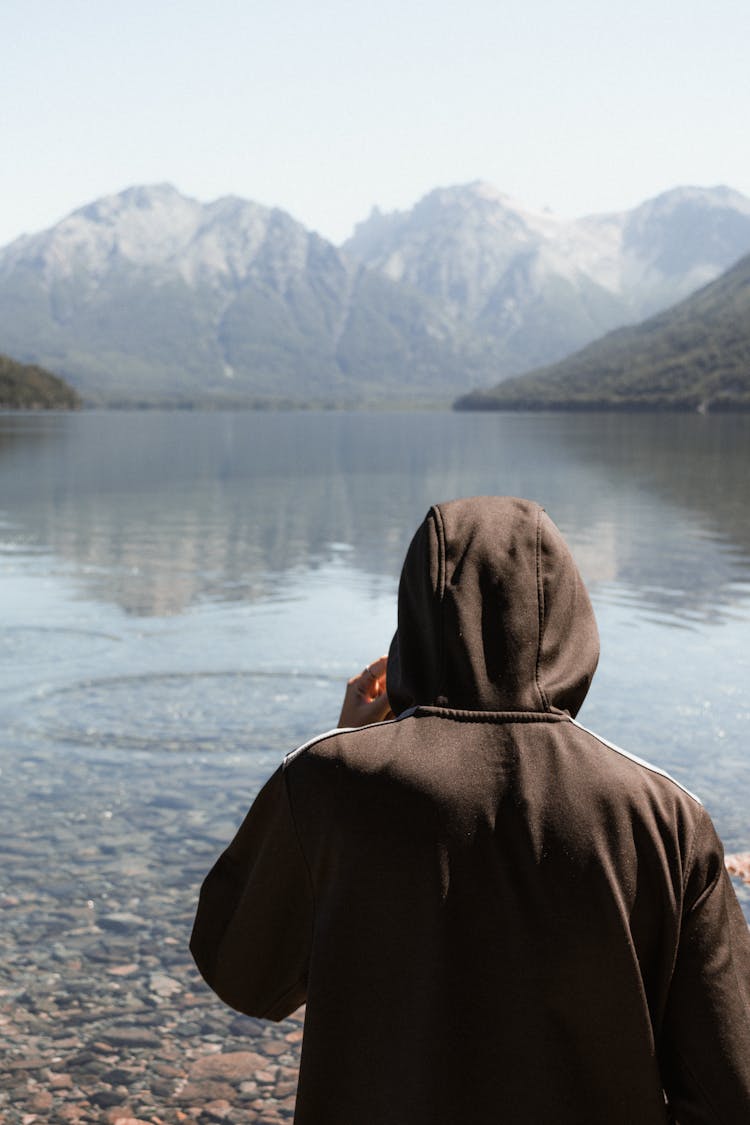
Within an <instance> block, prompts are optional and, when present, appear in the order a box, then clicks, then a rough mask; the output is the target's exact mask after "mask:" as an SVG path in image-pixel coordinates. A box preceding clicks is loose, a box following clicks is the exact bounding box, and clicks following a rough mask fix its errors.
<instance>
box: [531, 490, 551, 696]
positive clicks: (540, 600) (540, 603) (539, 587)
mask: <svg viewBox="0 0 750 1125" xmlns="http://www.w3.org/2000/svg"><path fill="white" fill-rule="evenodd" d="M543 515H544V509H543V508H537V510H536V601H537V613H538V617H539V625H538V640H537V646H536V666H535V668H534V682H535V684H536V690H537V691H538V692H539V698H540V699H541V702H542V707H543V708H544V710H545V711H549V709H550V706H549V700H548V699H547V695H546V693H545V692H544V690H543V688H542V685H541V682H540V679H539V668H540V665H541V662H542V638H543V636H544V583H543V581H542V516H543Z"/></svg>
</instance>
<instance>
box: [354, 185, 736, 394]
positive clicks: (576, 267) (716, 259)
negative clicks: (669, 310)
mask: <svg viewBox="0 0 750 1125" xmlns="http://www.w3.org/2000/svg"><path fill="white" fill-rule="evenodd" d="M344 249H345V250H346V251H347V252H348V253H350V254H352V255H353V256H355V257H358V258H360V260H362V261H364V262H365V263H366V264H367V265H369V266H371V267H373V268H375V269H377V270H379V271H380V272H382V273H383V274H384V275H385V276H387V277H390V278H391V279H392V280H394V281H401V282H407V283H408V284H409V285H411V286H413V287H414V288H415V289H417V290H418V291H420V292H422V293H424V294H425V295H428V296H430V297H431V298H433V299H438V300H440V301H441V302H443V303H444V304H445V305H446V306H447V307H448V309H449V310H450V312H451V314H452V316H453V317H454V320H455V322H456V323H457V324H460V325H462V326H464V327H465V328H469V329H471V330H472V331H474V332H478V333H479V334H480V335H482V336H487V337H489V338H490V339H491V340H493V342H494V345H495V348H494V351H495V353H496V355H497V361H498V364H499V366H500V368H501V370H500V371H499V372H498V374H499V375H508V374H515V373H519V372H521V371H524V370H527V369H528V368H530V367H532V366H535V365H538V364H540V363H543V362H548V361H550V360H552V359H557V358H560V357H562V356H564V355H565V354H567V353H569V352H571V351H572V350H574V349H575V348H577V347H579V346H581V344H583V343H586V342H588V341H589V340H591V339H593V338H595V337H596V336H598V335H600V334H602V333H603V332H606V331H608V330H610V329H611V328H614V327H617V326H619V325H622V324H627V323H632V322H635V321H638V320H641V319H643V318H644V317H646V316H649V315H651V314H653V313H654V312H657V311H659V310H660V309H662V308H665V307H667V306H669V305H671V304H673V303H674V302H675V301H677V300H679V299H680V298H681V297H684V296H686V295H687V294H689V293H691V292H693V291H694V290H695V289H697V288H699V287H700V286H702V285H705V284H706V283H707V282H709V281H711V280H713V278H715V277H717V276H718V275H719V274H720V273H721V272H722V271H723V270H724V269H726V268H727V267H728V266H729V265H731V264H732V262H734V261H735V260H736V259H737V258H738V257H739V256H740V255H741V254H742V253H744V252H747V251H748V250H750V199H748V198H746V197H745V196H743V195H741V194H740V193H739V192H735V191H733V190H732V189H730V188H726V187H717V188H693V187H682V188H675V189H673V190H672V191H669V192H666V193H664V194H663V195H660V196H658V197H656V198H655V199H652V200H648V201H646V202H645V203H643V204H641V205H640V206H639V207H636V208H635V209H634V210H632V211H622V212H616V213H611V214H602V215H589V216H585V217H584V218H581V219H572V220H567V219H562V218H560V217H558V216H555V215H553V214H552V213H551V212H548V211H544V212H538V211H532V210H529V209H528V208H525V207H524V206H522V205H521V204H518V203H517V202H516V201H514V200H513V199H511V198H510V197H509V196H507V195H504V194H503V193H501V192H498V191H497V190H496V189H494V188H493V187H491V186H490V185H487V184H483V183H474V184H468V185H463V186H457V187H451V188H440V189H437V190H435V191H433V192H431V193H429V194H428V195H427V196H425V197H424V199H422V200H420V202H419V203H418V204H417V205H416V206H415V207H414V208H412V210H411V211H408V212H394V213H392V214H390V215H383V214H381V213H380V212H378V211H375V212H374V213H373V214H372V215H371V216H370V218H369V219H368V220H366V221H365V222H364V223H361V224H359V225H358V227H357V228H356V230H355V232H354V235H353V236H352V238H351V239H349V241H348V242H346V243H345V244H344Z"/></svg>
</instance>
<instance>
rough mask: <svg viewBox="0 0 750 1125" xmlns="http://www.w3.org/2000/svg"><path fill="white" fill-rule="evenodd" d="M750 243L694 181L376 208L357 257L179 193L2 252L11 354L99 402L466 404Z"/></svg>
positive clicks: (740, 213)
mask: <svg viewBox="0 0 750 1125" xmlns="http://www.w3.org/2000/svg"><path fill="white" fill-rule="evenodd" d="M747 251H750V200H748V199H747V198H745V197H744V196H742V195H740V194H739V193H737V192H734V191H732V190H730V189H729V188H723V187H719V188H712V189H705V188H677V189H675V190H674V191H671V192H667V193H666V194H665V195H662V196H659V197H657V198H656V199H654V200H650V201H648V202H647V203H644V204H642V205H641V206H640V207H637V208H635V209H634V210H632V211H626V212H621V213H616V214H614V213H613V214H607V215H596V216H589V217H587V218H583V219H578V220H563V219H560V218H558V217H556V216H554V215H552V214H551V213H549V212H534V211H531V210H529V209H527V208H524V207H523V206H521V205H520V204H517V203H515V202H514V201H513V200H511V199H509V198H508V197H507V196H504V195H502V194H501V193H499V192H497V191H496V190H495V189H494V188H491V187H489V186H488V185H485V184H481V183H475V184H469V185H464V186H461V187H453V188H445V189H437V190H435V191H433V192H431V193H430V194H429V195H427V196H426V197H425V198H424V199H423V200H421V201H420V202H419V203H418V204H417V205H416V206H415V207H414V208H413V209H412V210H410V211H408V212H396V213H394V214H390V215H383V214H381V213H379V212H374V213H373V214H372V215H371V216H370V218H369V219H367V220H366V221H365V222H363V223H361V224H359V226H358V227H357V228H356V230H355V232H354V234H353V236H352V237H351V238H350V239H349V240H348V241H347V242H346V243H345V244H344V245H343V246H342V247H336V246H334V245H333V244H332V243H330V242H327V241H326V240H324V239H323V238H321V237H320V236H318V235H316V234H314V233H311V232H310V231H307V230H306V229H305V228H304V227H303V226H301V225H300V224H299V223H297V222H296V221H295V220H294V219H292V218H291V216H289V215H287V214H286V213H285V212H283V211H280V210H278V209H273V208H267V207H262V206H260V205H259V204H256V203H252V202H249V201H247V200H242V199H239V198H235V197H227V198H223V199H219V200H216V201H215V202H213V203H208V204H204V203H199V202H198V201H196V200H194V199H190V198H188V197H186V196H184V195H182V194H180V193H179V192H178V191H177V190H176V189H175V188H173V187H171V186H169V185H165V184H162V185H156V186H146V187H133V188H129V189H128V190H126V191H124V192H121V193H119V194H117V195H113V196H108V197H104V198H102V199H99V200H96V201H95V202H93V203H91V204H89V205H88V206H86V207H83V208H81V209H80V210H78V211H76V212H74V213H73V214H72V215H70V216H68V217H67V218H66V219H63V220H62V222H60V223H58V224H57V225H56V226H54V227H52V228H50V229H49V230H47V231H43V232H40V233H38V234H32V235H24V236H22V237H21V238H19V239H16V240H15V241H14V242H12V243H10V244H9V245H8V246H6V247H5V248H3V249H2V250H0V346H1V347H2V348H3V350H4V351H6V352H9V353H12V354H13V355H15V356H16V357H17V358H19V359H21V360H24V361H26V362H34V363H39V364H43V365H44V366H45V367H48V368H51V369H53V370H55V371H56V372H58V373H59V374H61V375H63V376H65V377H66V378H68V380H69V381H70V382H71V383H72V384H73V386H74V387H75V388H76V389H77V390H78V391H79V392H80V393H81V394H82V395H83V396H84V398H85V399H86V400H87V401H89V402H93V403H104V404H109V405H112V404H118V403H121V404H131V405H134V404H138V403H146V404H152V405H153V404H159V403H163V404H170V405H174V404H177V405H180V404H183V405H210V404H213V405H226V406H232V405H253V404H255V405H264V404H279V403H281V402H289V403H303V402H305V403H313V404H317V405H321V404H326V403H327V404H332V405H352V406H355V405H367V404H373V403H388V402H393V403H396V402H401V403H406V402H415V403H416V402H446V401H449V400H450V399H452V398H455V396H456V395H457V394H460V393H462V392H464V391H466V390H468V389H470V388H471V387H485V388H487V387H490V386H491V385H493V384H495V383H497V381H498V380H500V379H502V378H505V377H508V376H510V375H513V374H516V373H518V372H521V371H524V370H527V369H529V368H532V367H538V366H539V365H540V364H545V363H549V362H550V361H552V360H555V359H558V358H560V357H562V356H564V355H567V354H569V353H570V352H571V351H573V350H574V349H576V348H578V347H580V346H581V345H582V344H584V343H586V342H588V341H590V340H592V339H594V338H595V337H597V336H599V335H600V334H601V333H602V332H605V331H607V330H609V329H611V328H613V327H615V326H617V325H621V324H626V323H630V322H633V321H635V320H638V319H640V318H642V317H643V316H645V315H648V314H650V313H653V312H654V311H657V310H658V309H661V308H664V307H666V306H667V305H669V304H672V303H673V302H674V301H675V300H678V299H679V298H680V297H683V296H684V295H685V294H687V293H689V292H691V291H692V290H694V289H696V288H697V287H698V286H700V285H702V284H705V283H706V282H707V281H710V280H711V279H713V278H715V277H716V276H717V275H718V274H720V273H721V272H722V271H723V270H724V269H726V268H727V266H729V265H730V264H731V263H732V262H733V261H734V260H735V259H736V258H737V257H738V256H739V255H740V254H741V253H743V252H747Z"/></svg>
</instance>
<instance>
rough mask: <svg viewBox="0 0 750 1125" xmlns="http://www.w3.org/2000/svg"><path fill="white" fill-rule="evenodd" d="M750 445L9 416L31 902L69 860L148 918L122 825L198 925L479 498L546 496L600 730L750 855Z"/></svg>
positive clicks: (429, 418) (0, 518)
mask: <svg viewBox="0 0 750 1125" xmlns="http://www.w3.org/2000/svg"><path fill="white" fill-rule="evenodd" d="M749 453H750V418H731V417H726V418H722V417H715V418H700V417H658V416H643V417H639V416H623V417H617V416H593V415H592V416H573V415H571V416H554V415H538V416H523V415H519V416H512V415H507V416H506V415H466V414H458V415H452V414H446V415H443V414H394V415H387V414H370V415H346V414H314V413H310V414H307V413H300V414H236V415H219V414H216V415H196V414H181V413H174V414H156V413H155V414H150V413H149V414H119V413H118V414H81V415H73V416H68V415H44V416H33V415H25V416H9V415H6V416H0V616H1V617H2V621H3V630H2V633H0V761H1V762H2V770H3V773H2V781H3V785H2V790H1V794H2V795H1V796H0V801H1V802H2V803H3V805H4V809H3V817H4V823H5V824H6V825H7V827H8V829H9V831H10V833H11V835H12V837H13V839H14V840H16V841H18V840H20V841H24V843H23V846H22V848H21V851H20V852H19V851H18V850H17V851H16V852H14V853H13V854H12V856H11V860H12V862H11V864H10V865H8V864H6V865H5V866H4V875H3V878H4V879H5V880H6V890H7V889H8V887H11V888H12V887H13V886H14V885H16V880H20V881H21V882H23V880H24V879H25V878H26V877H27V870H26V869H27V868H28V865H29V864H31V865H32V866H33V865H34V864H36V865H37V868H38V869H39V870H40V872H41V871H44V872H45V873H46V875H43V874H41V873H40V874H39V878H38V879H36V880H35V881H34V886H35V887H37V888H40V887H43V886H44V881H45V877H46V880H47V883H48V888H47V889H49V887H51V886H52V885H53V884H54V883H55V881H56V880H58V879H60V878H62V872H63V869H64V870H65V871H66V872H67V875H66V876H65V877H66V879H67V880H68V882H70V879H71V878H73V875H72V874H71V872H75V877H74V882H75V883H76V884H77V887H78V889H77V890H76V891H75V894H76V895H77V896H78V898H79V899H80V900H81V902H84V903H85V902H87V901H95V900H97V898H98V897H100V896H101V895H106V896H108V899H109V900H112V899H116V900H117V901H121V902H124V901H126V900H127V899H128V895H129V894H130V895H131V897H132V893H133V892H132V888H127V887H126V886H125V885H124V884H122V885H120V884H118V883H117V879H113V877H112V872H111V869H110V868H108V870H109V875H108V877H107V878H108V880H109V882H107V881H106V880H105V882H102V867H101V864H100V863H99V862H98V860H99V859H100V858H101V857H100V854H99V852H98V851H97V847H98V844H97V840H98V839H99V837H100V835H101V832H102V829H103V826H104V827H105V828H106V837H107V839H109V840H110V841H111V842H112V843H111V847H112V848H114V849H115V851H116V847H117V846H119V845H117V843H116V842H117V841H118V840H119V841H120V845H124V842H125V841H126V840H127V841H130V844H129V845H128V846H129V848H130V854H134V853H138V854H139V855H140V856H141V860H139V861H138V863H140V864H141V866H142V867H143V870H148V871H149V872H150V874H149V876H148V877H149V879H150V880H151V882H150V884H149V886H150V887H151V890H152V891H153V890H154V888H159V887H160V886H161V887H162V888H163V889H164V892H165V894H166V893H167V891H172V890H175V888H179V890H180V893H181V894H182V895H183V896H184V898H183V900H181V901H182V902H183V905H182V906H181V908H180V909H181V910H183V913H184V916H185V917H187V916H188V913H189V906H190V903H191V902H192V898H193V897H194V894H195V891H196V886H197V880H198V878H199V876H200V875H201V874H202V873H203V872H204V871H205V869H206V867H207V866H208V864H209V863H210V862H212V860H213V858H215V854H216V850H217V848H218V846H219V845H220V844H221V842H223V841H224V840H225V839H226V837H227V836H228V834H229V832H230V831H231V828H232V826H233V825H234V824H235V823H236V821H237V819H238V818H239V816H240V815H241V814H242V812H243V811H244V808H245V807H246V805H247V804H248V802H249V800H250V799H251V796H252V794H253V792H254V791H255V790H256V789H257V787H258V785H259V783H260V781H261V780H262V779H263V778H264V777H265V776H267V775H268V773H270V771H271V769H272V768H273V767H274V765H275V764H276V763H277V762H278V761H279V759H280V758H281V756H282V755H283V754H284V753H285V752H286V751H287V750H288V749H290V748H291V747H293V746H294V745H296V744H297V743H298V742H300V741H301V740H303V739H304V738H306V737H308V736H309V735H310V734H312V733H314V732H316V731H318V730H325V729H328V728H329V727H331V726H332V725H334V723H335V719H336V716H337V714H338V707H339V702H340V696H341V690H342V684H343V681H344V680H345V679H346V677H347V676H348V675H350V674H352V672H354V671H357V670H358V669H359V668H360V667H362V666H363V664H364V663H366V662H368V661H369V660H371V659H373V658H374V657H375V656H377V655H378V654H379V653H380V652H382V651H384V650H385V649H386V647H387V644H388V641H389V639H390V635H391V633H392V631H393V628H394V625H395V591H396V582H397V576H398V571H399V568H400V565H401V560H402V558H403V554H404V551H405V548H406V545H407V543H408V540H409V537H410V535H411V533H412V532H413V530H414V528H415V527H416V525H417V524H418V522H419V521H420V520H421V518H422V517H423V515H424V513H425V511H426V510H427V508H428V507H429V505H430V504H431V503H433V502H434V501H437V500H443V499H449V498H451V497H454V496H460V495H473V494H482V493H511V494H518V495H525V496H530V497H533V498H535V499H537V500H539V501H540V502H541V503H543V504H544V506H545V507H546V508H547V510H548V511H549V512H550V514H551V515H552V517H553V518H554V519H555V520H556V522H557V523H558V524H559V526H560V527H561V528H562V530H563V532H564V534H565V535H566V537H567V538H568V541H569V542H570V544H571V546H572V548H573V551H574V554H575V555H576V557H577V559H578V561H579V565H580V566H581V569H582V571H583V573H584V576H585V578H586V580H587V582H588V584H589V587H590V590H591V593H592V597H593V600H594V605H595V608H596V611H597V616H598V620H599V624H600V630H601V634H602V660H601V664H600V671H599V673H598V675H597V679H596V680H595V684H594V688H593V689H592V692H591V696H590V699H589V701H588V702H587V704H586V707H585V709H584V711H583V712H582V715H581V719H582V721H583V722H584V723H586V724H587V725H589V726H592V727H593V728H594V729H597V730H598V731H600V732H601V733H602V734H604V735H605V736H607V737H609V738H610V739H613V740H614V741H616V742H619V743H621V744H622V745H624V746H625V747H626V748H628V749H630V750H632V751H633V752H635V753H638V754H641V755H643V756H645V757H647V758H649V759H650V760H652V761H654V762H655V763H656V764H658V765H660V766H662V767H663V768H666V769H668V770H669V771H670V772H672V773H673V774H675V776H677V777H678V778H679V779H680V780H681V781H682V782H683V783H684V784H686V785H687V786H688V787H689V788H691V789H693V790H694V791H696V792H697V793H698V794H699V795H700V796H701V797H702V798H703V799H704V802H705V803H706V804H707V806H708V808H709V810H710V812H711V813H712V815H713V816H714V819H715V821H716V823H717V825H718V827H719V831H720V833H721V834H722V836H723V838H724V840H725V843H726V846H727V849H728V850H730V851H736V850H747V849H749V848H750V811H749V810H750V752H748V751H747V749H746V745H747V729H748V719H749V718H750V689H749V688H748V684H749V683H750V657H749V656H748V647H749V646H748V637H749V636H750V520H749V519H748V515H747V509H748V500H749V499H750V497H749V496H748V492H749V491H750V486H749V485H748V455H749ZM165 800H168V801H169V802H171V804H169V803H168V804H166V805H165V804H164V801H165ZM160 801H161V804H159V802H160ZM159 810H161V811H159ZM175 810H181V811H182V814H183V822H184V831H183V832H181V831H180V829H179V822H178V823H175V821H174V814H175ZM105 813H108V814H109V815H108V816H106V818H105V819H104V820H103V819H102V818H103V817H104V816H105ZM40 816H41V817H42V820H43V822H44V824H45V825H46V828H44V829H42V826H41V825H40ZM76 818H77V819H76ZM198 823H200V825H201V826H202V827H201V829H200V833H199V834H198V835H197V836H196V835H195V825H196V824H198ZM51 824H54V825H56V826H57V827H56V828H55V831H51V829H50V828H49V826H50V825H51ZM76 825H77V827H76V828H75V831H74V830H73V826H76ZM160 825H161V828H160ZM58 828H59V831H58ZM50 833H51V834H50ZM160 833H161V835H160ZM182 837H187V838H189V840H190V849H191V851H190V855H191V856H192V859H191V861H190V862H189V863H187V862H185V861H184V855H183V856H182V857H181V855H180V841H181V838H182ZM83 838H86V839H89V838H90V846H91V847H92V848H93V849H94V850H93V852H92V854H91V856H90V857H89V859H88V860H87V859H86V858H85V855H84V856H83V857H82V856H81V854H79V853H80V852H81V849H82V848H83V852H84V853H85V850H86V846H88V845H86V846H84V845H83V844H82V843H81V840H82V839H83ZM183 843H184V840H183ZM154 851H155V852H156V853H159V852H161V854H163V856H164V859H163V862H162V863H161V866H159V865H156V866H155V865H154V862H153V854H154ZM108 854H113V853H112V852H110V853H108ZM19 856H23V857H24V858H23V861H20V860H19ZM76 856H77V857H78V858H75V857H76ZM14 857H15V858H14ZM123 862H124V860H123ZM134 862H135V861H134ZM19 864H20V867H19ZM14 865H15V866H14ZM144 865H145V866H144ZM139 869H140V868H139ZM107 888H109V889H107ZM35 893H37V892H35ZM742 893H743V895H744V904H745V906H746V908H747V907H748V900H747V895H746V892H744V891H743V892H742ZM17 940H20V941H22V940H23V932H22V931H19V934H18V937H17Z"/></svg>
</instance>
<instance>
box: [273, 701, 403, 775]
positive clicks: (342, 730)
mask: <svg viewBox="0 0 750 1125" xmlns="http://www.w3.org/2000/svg"><path fill="white" fill-rule="evenodd" d="M415 711H416V707H410V708H409V710H408V711H402V712H401V714H400V715H399V716H398V717H397V718H395V719H384V720H383V722H381V723H367V724H366V725H365V726H363V727H334V728H333V730H327V731H324V732H323V734H316V735H314V736H313V737H312V738H308V740H307V742H303V743H302V745H301V746H298V747H297V749H296V750H290V751H289V753H288V754H287V755H286V757H285V758H284V761H283V763H282V764H283V766H285V767H286V766H288V765H289V763H290V762H293V761H294V759H295V758H296V757H298V756H299V755H300V754H301V753H303V751H305V750H309V749H310V747H311V746H315V745H316V744H317V743H318V742H323V740H324V739H326V738H330V737H331V735H333V734H353V733H354V732H355V731H358V730H369V729H370V728H371V727H389V726H391V724H392V723H398V722H399V721H400V720H401V719H408V717H409V715H412V714H413V713H414V712H415Z"/></svg>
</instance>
